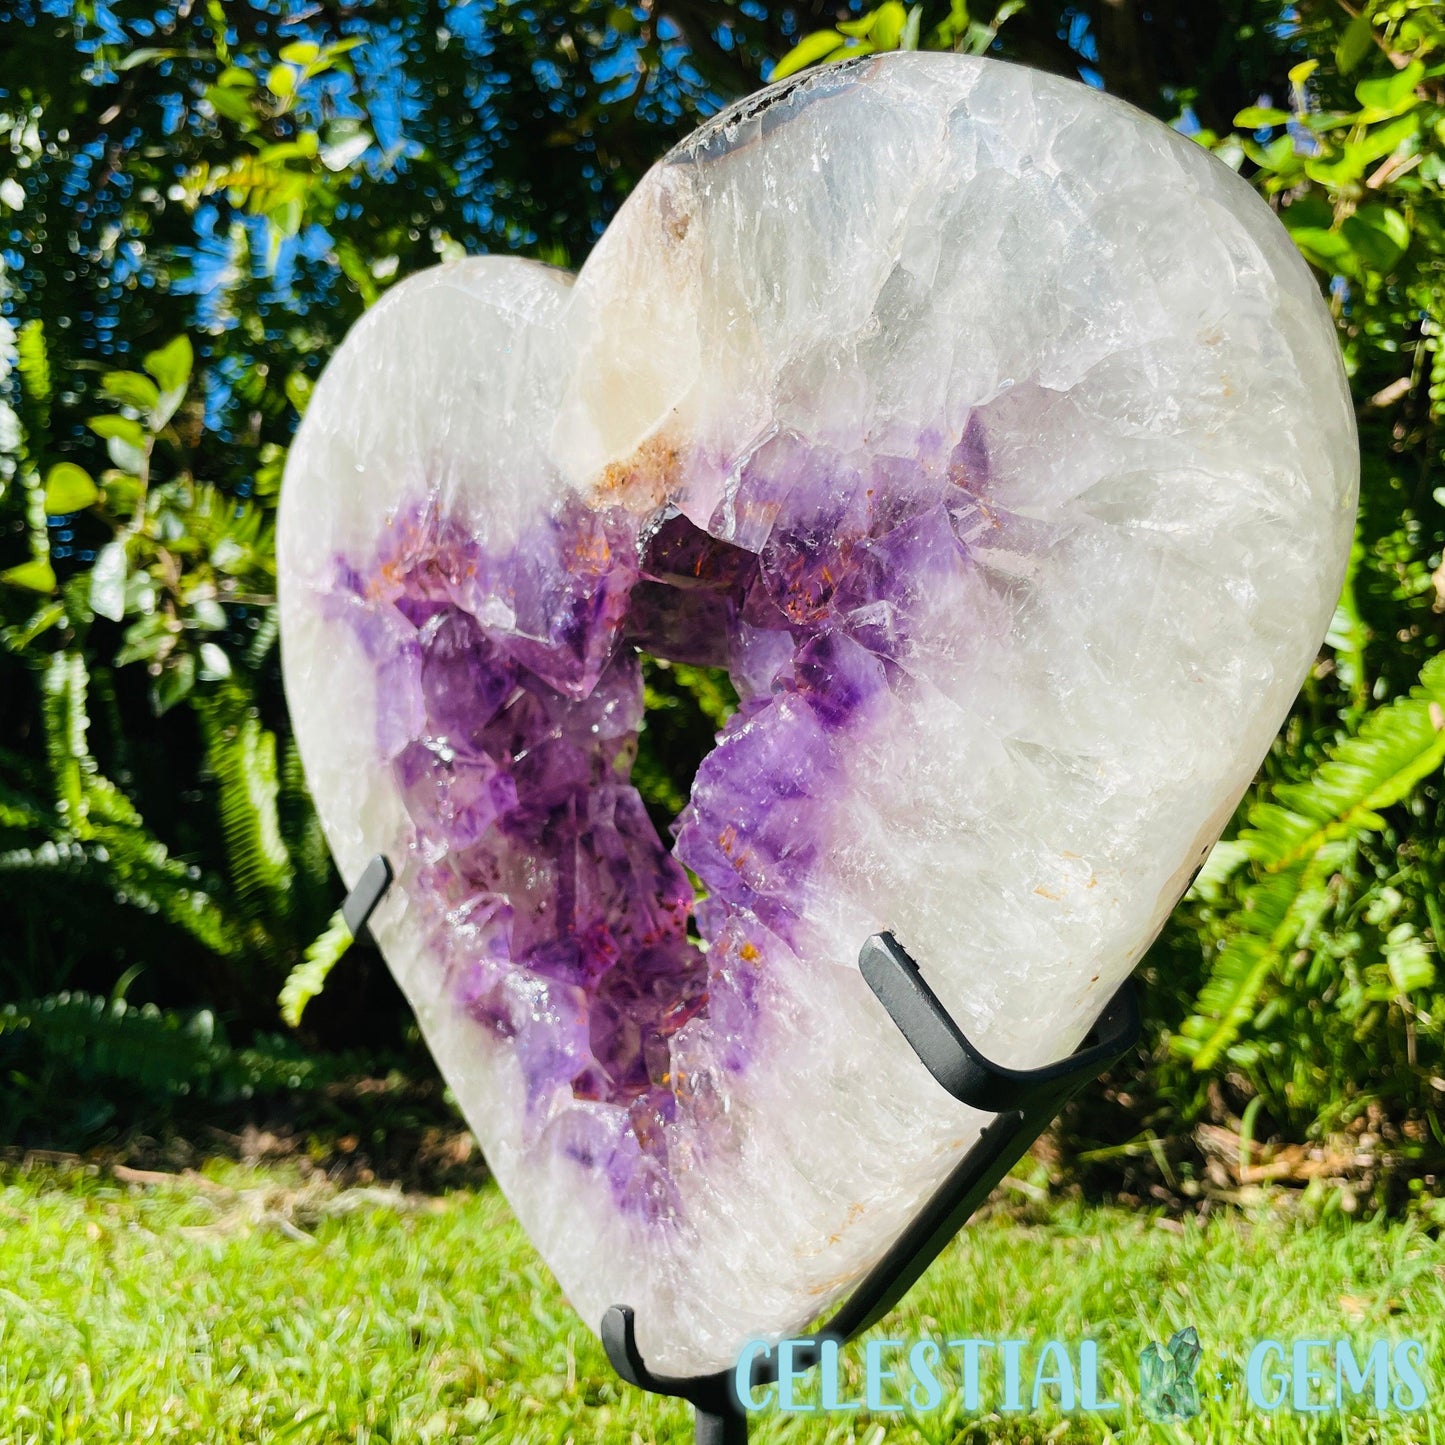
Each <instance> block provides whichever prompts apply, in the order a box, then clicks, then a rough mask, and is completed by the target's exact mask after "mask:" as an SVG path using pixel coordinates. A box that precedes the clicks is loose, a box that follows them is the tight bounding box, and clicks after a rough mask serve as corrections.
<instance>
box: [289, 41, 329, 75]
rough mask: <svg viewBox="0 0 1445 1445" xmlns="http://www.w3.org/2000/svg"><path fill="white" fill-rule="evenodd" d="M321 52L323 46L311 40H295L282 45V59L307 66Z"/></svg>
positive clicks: (292, 63)
mask: <svg viewBox="0 0 1445 1445" xmlns="http://www.w3.org/2000/svg"><path fill="white" fill-rule="evenodd" d="M320 54H321V47H320V46H319V45H317V44H316V43H315V42H314V41H311V40H293V41H292V42H291V44H289V45H283V46H282V47H281V59H282V60H284V61H286V62H287V63H288V64H291V65H297V66H301V67H303V68H304V67H305V66H308V65H310V64H311V62H312V61H313V60H315V59H316V58H317V56H319V55H320Z"/></svg>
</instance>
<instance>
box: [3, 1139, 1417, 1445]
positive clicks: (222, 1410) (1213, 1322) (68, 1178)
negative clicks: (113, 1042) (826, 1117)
mask: <svg viewBox="0 0 1445 1445" xmlns="http://www.w3.org/2000/svg"><path fill="white" fill-rule="evenodd" d="M121 1172H122V1173H123V1174H124V1173H125V1171H121ZM0 1242H3V1248H0V1440H3V1441H4V1445H12V1442H14V1445H20V1442H27V1445H28V1442H36V1445H39V1442H44V1445H59V1442H68V1441H84V1442H86V1445H111V1442H126V1445H131V1442H136V1441H184V1442H187V1445H192V1442H205V1445H213V1442H214V1445H222V1442H227V1445H228V1442H242V1441H244V1442H247V1445H267V1442H272V1441H282V1440H285V1441H291V1442H296V1445H319V1442H340V1441H347V1442H352V1441H354V1442H357V1445H381V1442H389V1445H402V1442H412V1441H446V1442H470V1441H499V1442H500V1441H507V1442H541V1441H548V1442H559V1445H560V1442H564V1441H575V1442H578V1445H582V1442H593V1441H602V1442H614V1445H650V1442H672V1441H677V1442H682V1441H686V1440H689V1439H690V1438H691V1436H690V1433H689V1430H688V1425H687V1413H686V1411H685V1409H684V1407H682V1406H680V1405H677V1404H675V1403H672V1402H664V1401H652V1400H648V1399H646V1398H644V1397H643V1396H642V1395H641V1394H640V1393H638V1392H637V1391H634V1390H630V1389H628V1388H626V1387H623V1386H621V1385H620V1384H618V1383H617V1382H616V1381H615V1379H614V1378H613V1377H612V1376H611V1373H610V1371H609V1370H608V1367H607V1364H606V1361H605V1359H604V1357H603V1354H602V1351H601V1349H600V1347H599V1346H598V1345H597V1344H596V1342H595V1341H594V1339H593V1337H592V1335H591V1333H590V1332H589V1331H588V1330H587V1329H586V1328H585V1327H584V1326H583V1325H582V1323H581V1321H580V1320H578V1319H577V1318H576V1317H575V1316H574V1315H573V1314H572V1312H571V1311H570V1309H569V1308H568V1306H567V1305H566V1304H565V1303H564V1302H563V1300H562V1298H561V1296H560V1295H559V1293H558V1291H557V1288H556V1286H555V1285H554V1283H553V1282H552V1279H551V1277H550V1276H549V1274H548V1272H547V1270H546V1269H545V1268H544V1267H543V1266H542V1264H541V1263H540V1262H539V1261H538V1259H537V1257H536V1255H535V1254H534V1253H533V1251H532V1249H531V1247H530V1246H529V1245H528V1243H527V1242H526V1240H525V1238H524V1237H523V1235H522V1234H521V1232H520V1231H519V1230H518V1228H517V1227H516V1225H515V1224H514V1223H513V1221H512V1218H511V1216H510V1214H509V1212H508V1210H507V1207H506V1204H505V1202H504V1201H503V1200H502V1198H501V1197H500V1195H499V1194H498V1193H497V1192H496V1191H495V1189H493V1188H490V1187H488V1188H483V1189H481V1190H479V1191H475V1192H473V1191H459V1192H455V1193H452V1194H448V1195H445V1196H441V1197H428V1196H424V1195H404V1194H402V1193H401V1192H399V1191H393V1190H388V1189H381V1188H350V1189H337V1188H334V1187H332V1186H331V1185H330V1184H328V1183H326V1182H325V1181H324V1180H322V1179H320V1178H319V1177H312V1178H310V1179H308V1178H306V1177H305V1176H303V1175H302V1174H300V1173H298V1172H296V1171H295V1170H294V1169H289V1168H287V1169H283V1168H265V1169H258V1168H244V1167H242V1166H239V1165H235V1164H221V1163H216V1164H212V1165H209V1166H207V1168H206V1169H205V1170H204V1171H202V1172H201V1173H200V1174H196V1175H190V1176H179V1177H169V1176H149V1175H139V1174H133V1173H132V1174H130V1175H129V1176H128V1177H127V1178H121V1179H117V1178H115V1177H113V1176H110V1175H100V1174H97V1173H94V1172H86V1171H85V1170H83V1169H80V1168H75V1167H73V1168H70V1169H68V1170H65V1171H61V1172H56V1171H54V1170H45V1169H32V1170H17V1169H12V1170H11V1171H10V1172H8V1173H7V1174H5V1175H4V1176H0ZM1186 1325H1193V1326H1195V1328H1196V1329H1197V1330H1198V1332H1199V1337H1200V1340H1201V1342H1202V1344H1203V1349H1204V1355H1203V1359H1202V1361H1201V1364H1200V1367H1199V1371H1198V1380H1199V1384H1200V1393H1201V1396H1202V1397H1203V1404H1204V1414H1203V1415H1202V1416H1201V1417H1200V1418H1199V1419H1196V1420H1194V1421H1193V1422H1191V1423H1190V1424H1188V1425H1182V1426H1170V1425H1158V1424H1152V1423H1150V1422H1148V1421H1145V1420H1144V1419H1142V1418H1141V1417H1140V1415H1139V1413H1138V1410H1137V1390H1136V1384H1137V1377H1138V1371H1137V1365H1136V1360H1137V1355H1138V1351H1139V1350H1140V1348H1141V1347H1142V1346H1143V1345H1144V1344H1145V1343H1146V1342H1147V1341H1148V1340H1151V1339H1159V1340H1163V1339H1165V1338H1166V1337H1167V1336H1168V1335H1169V1334H1170V1333H1171V1332H1173V1331H1175V1330H1177V1329H1179V1328H1181V1327H1183V1326H1186ZM886 1333H887V1334H888V1335H889V1336H891V1337H895V1338H898V1337H901V1338H905V1339H910V1338H912V1337H915V1336H918V1335H920V1334H924V1335H929V1336H932V1337H936V1338H939V1339H947V1338H949V1337H952V1336H958V1335H964V1334H972V1335H975V1336H981V1337H985V1338H994V1337H998V1338H1004V1337H1014V1338H1026V1339H1028V1340H1030V1341H1031V1342H1033V1345H1032V1346H1031V1348H1032V1347H1034V1346H1037V1345H1038V1344H1041V1343H1042V1341H1044V1340H1045V1339H1048V1338H1051V1337H1052V1338H1057V1339H1061V1340H1068V1341H1072V1342H1077V1341H1078V1340H1080V1339H1081V1338H1084V1337H1088V1338H1091V1339H1093V1340H1096V1341H1097V1342H1098V1350H1099V1355H1100V1358H1101V1360H1103V1361H1104V1362H1105V1363H1104V1365H1103V1367H1102V1369H1101V1379H1100V1384H1101V1387H1102V1388H1104V1389H1105V1391H1106V1393H1107V1394H1108V1395H1109V1396H1111V1397H1112V1398H1113V1399H1114V1400H1116V1401H1117V1402H1118V1403H1119V1407H1120V1408H1119V1409H1118V1410H1116V1411H1115V1412H1114V1413H1113V1414H1112V1415H1111V1416H1109V1417H1108V1421H1107V1422H1106V1421H1105V1420H1104V1419H1103V1418H1102V1417H1099V1416H1088V1415H1079V1414H1073V1415H1069V1416H1064V1415H1061V1414H1060V1413H1059V1412H1058V1411H1057V1410H1053V1411H1049V1410H1045V1411H1044V1412H1042V1413H1040V1414H1033V1413H1031V1412H1029V1413H1024V1414H1017V1415H1000V1414H992V1415H974V1416H972V1417H966V1416H965V1415H964V1413H963V1411H962V1408H961V1407H959V1408H958V1409H957V1411H956V1413H954V1414H952V1415H950V1414H948V1413H946V1411H945V1410H939V1411H936V1412H934V1413H931V1414H928V1415H925V1416H917V1417H915V1418H912V1419H909V1418H906V1417H902V1416H899V1415H888V1416H879V1415H869V1414H867V1413H862V1414H853V1415H851V1416H839V1415H830V1416H827V1417H824V1416H819V1415H813V1416H811V1417H809V1416H806V1415H794V1416H791V1417H788V1418H786V1419H783V1418H779V1417H777V1416H776V1415H773V1416H772V1417H770V1418H768V1419H767V1420H762V1419H759V1420H758V1421H757V1423H756V1424H755V1428H754V1439H755V1440H758V1441H763V1442H768V1441H775V1442H783V1441H787V1442H796V1445H803V1442H818V1445H822V1442H825V1441H826V1442H830V1445H843V1442H852V1441H856V1442H860V1445H878V1442H881V1441H883V1440H885V1439H888V1440H900V1441H904V1440H926V1441H930V1442H936V1445H944V1442H955V1441H968V1442H983V1441H993V1440H1006V1441H1013V1442H1022V1441H1044V1440H1048V1441H1061V1442H1063V1441H1074V1440H1091V1441H1092V1440H1111V1439H1121V1440H1146V1441H1148V1440H1158V1441H1181V1442H1182V1441H1186V1440H1188V1441H1203V1440H1220V1441H1226V1440H1227V1441H1241V1442H1250V1441H1256V1440H1258V1441H1265V1440H1268V1441H1296V1440H1300V1441H1304V1440H1311V1441H1313V1440H1319V1441H1350V1442H1363V1441H1375V1440H1379V1441H1401V1442H1411V1441H1436V1440H1445V1404H1442V1401H1445V1248H1442V1247H1441V1246H1440V1245H1439V1244H1438V1243H1437V1242H1436V1241H1435V1240H1434V1239H1433V1238H1431V1236H1430V1235H1429V1234H1428V1233H1426V1232H1425V1231H1424V1230H1422V1229H1421V1228H1420V1227H1419V1226H1418V1225H1415V1224H1411V1223H1407V1222H1396V1223H1391V1224H1375V1223H1358V1222H1357V1223H1346V1222H1343V1221H1339V1220H1328V1221H1324V1222H1314V1223H1310V1222H1308V1221H1307V1220H1305V1219H1304V1218H1302V1217H1300V1216H1299V1215H1298V1211H1295V1213H1294V1217H1292V1218H1286V1217H1285V1213H1284V1212H1283V1211H1274V1212H1271V1211H1268V1210H1261V1211H1259V1212H1255V1213H1247V1214H1241V1213H1220V1214H1217V1215H1215V1216H1214V1217H1213V1218H1211V1219H1210V1220H1209V1221H1208V1222H1206V1223H1205V1224H1203V1225H1198V1224H1194V1223H1185V1224H1181V1223H1179V1222H1177V1221H1174V1220H1170V1219H1163V1218H1154V1217H1147V1216H1143V1215H1139V1214H1131V1213H1128V1212H1125V1211H1122V1210H1118V1209H1098V1208H1086V1207H1084V1206H1082V1205H1076V1204H1065V1205H1061V1206H1058V1207H1056V1208H1054V1209H1051V1210H1048V1211H1044V1210H1042V1209H1041V1208H1040V1207H1039V1206H1032V1207H1031V1208H1028V1209H1025V1210H1024V1211H1023V1212H1019V1211H1012V1212H999V1213H996V1214H995V1215H994V1216H992V1217H991V1218H989V1219H986V1220H983V1221H979V1222H977V1223H976V1224H975V1225H974V1226H973V1227H972V1228H970V1229H969V1230H967V1231H966V1232H965V1233H964V1235H963V1236H962V1237H961V1238H960V1239H959V1240H958V1241H957V1242H956V1243H955V1244H954V1246H953V1247H952V1248H951V1249H950V1250H949V1251H948V1253H947V1254H946V1255H945V1256H944V1257H943V1258H942V1259H941V1260H940V1261H939V1262H938V1263H937V1264H936V1265H935V1266H934V1268H933V1270H932V1271H931V1272H930V1274H929V1275H928V1276H927V1278H926V1279H925V1280H924V1281H923V1282H922V1284H921V1285H920V1286H919V1288H918V1289H917V1290H916V1291H915V1292H914V1294H913V1296H912V1297H911V1299H910V1302H909V1304H908V1306H907V1307H906V1308H905V1309H903V1310H900V1311H899V1312H898V1313H897V1314H895V1315H894V1316H893V1317H892V1318H891V1319H890V1320H889V1321H888V1322H887V1326H886ZM1340 1336H1344V1337H1347V1338H1348V1339H1350V1340H1351V1341H1352V1343H1353V1345H1354V1346H1355V1347H1356V1349H1357V1352H1358V1354H1359V1355H1360V1357H1361V1358H1362V1359H1363V1357H1364V1356H1365V1354H1366V1352H1367V1350H1368V1348H1369V1345H1370V1343H1371V1342H1372V1341H1374V1340H1375V1339H1377V1338H1381V1337H1383V1338H1387V1339H1389V1340H1391V1341H1397V1340H1400V1339H1404V1338H1413V1339H1417V1340H1419V1341H1421V1342H1422V1343H1423V1344H1424V1346H1425V1355H1424V1358H1425V1371H1424V1373H1425V1383H1426V1385H1427V1387H1428V1389H1429V1391H1430V1395H1431V1403H1430V1405H1429V1406H1427V1407H1426V1408H1425V1409H1423V1410H1420V1411H1417V1412H1415V1413H1413V1414H1400V1413H1394V1412H1387V1413H1386V1414H1384V1415H1379V1414H1377V1413H1375V1411H1374V1409H1373V1406H1361V1405H1360V1404H1359V1403H1358V1402H1356V1403H1354V1404H1352V1405H1351V1407H1350V1409H1349V1412H1348V1413H1347V1414H1346V1415H1344V1416H1343V1417H1342V1416H1340V1415H1338V1414H1334V1413H1321V1414H1313V1415H1300V1414H1296V1413H1294V1412H1293V1411H1291V1410H1290V1409H1289V1408H1288V1406H1286V1407H1285V1408H1283V1409H1281V1410H1279V1411H1277V1412H1275V1413H1273V1414H1271V1413H1268V1412H1265V1411H1261V1410H1259V1409H1256V1408H1254V1407H1252V1406H1251V1405H1250V1404H1249V1403H1248V1401H1247V1400H1246V1399H1244V1398H1243V1396H1244V1393H1245V1389H1244V1362H1245V1359H1246V1357H1247V1355H1248V1354H1249V1351H1250V1349H1251V1347H1252V1346H1253V1344H1254V1343H1255V1342H1256V1341H1258V1340H1261V1339H1265V1338H1275V1339H1280V1340H1285V1341H1289V1340H1293V1339H1295V1338H1298V1337H1315V1338H1319V1339H1324V1340H1332V1339H1335V1338H1338V1337H1340ZM1075 1353H1077V1352H1076V1351H1075ZM861 1360H862V1351H861V1350H860V1349H850V1350H849V1351H848V1352H847V1363H848V1370H847V1371H846V1372H845V1380H844V1384H845V1386H846V1387H848V1388H849V1389H851V1390H856V1389H857V1388H858V1387H859V1384H860V1380H861V1374H860V1371H859V1369H858V1366H859V1363H860V1362H861ZM1315 1362H1316V1363H1318V1357H1317V1358H1316V1361H1315ZM1027 1368H1028V1370H1029V1376H1028V1378H1029V1379H1031V1378H1032V1374H1031V1371H1032V1366H1031V1365H1030V1366H1028V1367H1027ZM986 1378H987V1377H986ZM954 1384H955V1386H956V1381H954ZM1111 1432H1112V1433H1111Z"/></svg>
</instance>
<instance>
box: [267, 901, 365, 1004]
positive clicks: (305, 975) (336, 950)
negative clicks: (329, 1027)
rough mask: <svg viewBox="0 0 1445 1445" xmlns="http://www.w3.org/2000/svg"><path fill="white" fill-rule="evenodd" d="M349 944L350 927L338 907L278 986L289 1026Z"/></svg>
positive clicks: (319, 989)
mask: <svg viewBox="0 0 1445 1445" xmlns="http://www.w3.org/2000/svg"><path fill="white" fill-rule="evenodd" d="M350 947H351V930H350V929H349V928H348V927H347V926H346V921H345V920H344V919H343V918H342V916H341V910H340V909H338V910H337V911H336V912H335V913H333V914H332V915H331V922H330V923H328V924H327V925H326V929H325V931H324V932H323V933H322V934H320V935H319V936H318V937H317V938H315V939H314V940H313V941H312V943H311V945H310V946H309V947H308V948H307V950H306V956H305V960H304V962H302V963H298V964H297V965H296V967H295V968H293V969H292V970H291V972H290V973H289V974H287V976H286V982H285V983H284V984H282V986H281V993H280V995H279V997H278V998H277V1000H276V1002H277V1003H278V1004H279V1005H280V1006H281V1017H282V1018H283V1019H285V1020H286V1022H287V1023H288V1024H289V1025H290V1026H291V1027H292V1028H293V1029H294V1028H297V1027H298V1026H299V1025H300V1023H301V1015H302V1014H303V1013H305V1011H306V1005H307V1004H309V1003H310V1002H311V1000H312V999H314V998H315V997H316V995H317V994H319V993H320V992H321V990H322V989H323V988H324V987H325V986H326V979H327V975H328V974H330V972H331V970H332V969H333V968H335V967H336V965H337V963H338V962H339V961H340V959H341V956H342V955H343V954H344V953H345V952H346V950H347V949H348V948H350Z"/></svg>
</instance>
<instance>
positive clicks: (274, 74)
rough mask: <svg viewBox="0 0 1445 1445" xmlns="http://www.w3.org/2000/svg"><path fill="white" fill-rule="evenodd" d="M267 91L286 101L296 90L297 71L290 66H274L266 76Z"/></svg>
mask: <svg viewBox="0 0 1445 1445" xmlns="http://www.w3.org/2000/svg"><path fill="white" fill-rule="evenodd" d="M266 89H267V90H269V91H270V92H271V94H272V95H274V96H276V97H277V98H278V99H280V100H285V99H286V97H287V96H288V95H290V94H291V92H292V91H294V90H295V89H296V71H295V70H293V69H292V67H291V66H289V65H273V66H272V67H271V69H270V71H269V72H268V73H267V75H266Z"/></svg>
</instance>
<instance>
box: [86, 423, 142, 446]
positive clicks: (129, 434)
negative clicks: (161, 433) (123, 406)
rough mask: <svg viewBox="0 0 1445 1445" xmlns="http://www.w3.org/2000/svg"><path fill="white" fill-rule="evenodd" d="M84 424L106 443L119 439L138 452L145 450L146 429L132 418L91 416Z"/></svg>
mask: <svg viewBox="0 0 1445 1445" xmlns="http://www.w3.org/2000/svg"><path fill="white" fill-rule="evenodd" d="M85 424H86V426H88V427H89V428H90V429H91V431H93V432H94V433H95V434H96V436H98V437H103V438H104V439H105V440H106V441H110V440H112V439H113V438H119V439H120V440H121V441H123V442H125V443H126V445H127V446H132V447H135V448H136V449H137V450H138V451H141V450H144V448H145V444H146V429H145V428H144V427H143V426H142V425H141V424H140V423H139V422H138V421H137V420H136V419H135V418H134V417H132V416H93V417H90V418H88V419H87V421H86V423H85Z"/></svg>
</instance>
